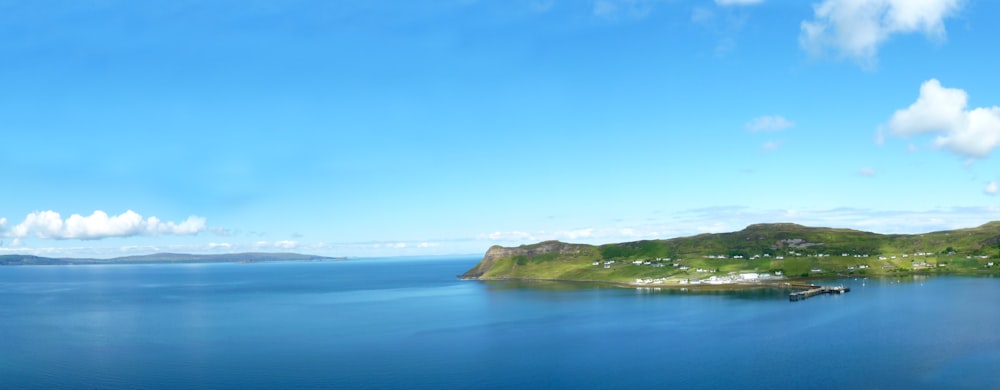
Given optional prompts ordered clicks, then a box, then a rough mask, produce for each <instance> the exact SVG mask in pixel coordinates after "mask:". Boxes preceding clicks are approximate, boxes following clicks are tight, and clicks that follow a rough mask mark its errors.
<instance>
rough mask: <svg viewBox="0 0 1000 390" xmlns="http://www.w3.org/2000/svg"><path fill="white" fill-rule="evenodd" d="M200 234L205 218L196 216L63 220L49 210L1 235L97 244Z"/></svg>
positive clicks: (134, 215) (102, 216)
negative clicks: (107, 240) (117, 239)
mask: <svg viewBox="0 0 1000 390" xmlns="http://www.w3.org/2000/svg"><path fill="white" fill-rule="evenodd" d="M5 221H6V220H5ZM204 230H205V218H203V217H197V216H190V217H188V219H187V220H185V221H183V222H181V223H174V222H163V221H161V220H160V219H159V218H156V217H149V218H147V219H143V218H142V215H139V214H138V213H136V212H134V211H132V210H128V211H126V212H124V213H121V214H119V215H115V216H108V214H107V213H105V212H104V211H101V210H96V211H94V212H93V214H91V215H89V216H86V217H84V216H82V215H79V214H73V215H71V216H69V218H66V219H65V220H63V218H62V216H61V215H59V213H57V212H55V211H51V210H49V211H40V212H34V213H30V214H28V215H27V216H26V217H25V218H24V221H23V222H21V223H19V224H17V225H16V226H14V227H13V228H12V229H11V230H10V231H9V232H7V233H5V235H6V236H10V237H14V238H25V237H38V238H48V239H57V240H63V239H81V240H99V239H102V238H109V237H132V236H157V235H194V234H198V233H199V232H201V231H204Z"/></svg>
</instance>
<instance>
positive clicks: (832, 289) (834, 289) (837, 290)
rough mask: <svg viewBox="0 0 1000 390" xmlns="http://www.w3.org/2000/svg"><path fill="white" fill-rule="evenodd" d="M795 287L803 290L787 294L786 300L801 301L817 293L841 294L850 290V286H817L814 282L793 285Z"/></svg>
mask: <svg viewBox="0 0 1000 390" xmlns="http://www.w3.org/2000/svg"><path fill="white" fill-rule="evenodd" d="M792 287H795V288H804V289H805V290H804V291H796V292H793V293H791V294H789V295H788V300H789V301H791V302H796V301H801V300H804V299H809V298H812V297H814V296H817V295H819V294H843V293H846V292H850V291H851V288H850V287H845V286H829V287H824V286H817V285H814V284H810V285H793V286H792Z"/></svg>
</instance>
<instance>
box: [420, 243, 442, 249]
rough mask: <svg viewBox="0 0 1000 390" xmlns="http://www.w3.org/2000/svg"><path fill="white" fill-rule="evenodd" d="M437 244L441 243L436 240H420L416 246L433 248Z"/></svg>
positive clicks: (437, 245)
mask: <svg viewBox="0 0 1000 390" xmlns="http://www.w3.org/2000/svg"><path fill="white" fill-rule="evenodd" d="M439 246H441V244H439V243H436V242H421V243H419V244H417V248H435V247H439Z"/></svg>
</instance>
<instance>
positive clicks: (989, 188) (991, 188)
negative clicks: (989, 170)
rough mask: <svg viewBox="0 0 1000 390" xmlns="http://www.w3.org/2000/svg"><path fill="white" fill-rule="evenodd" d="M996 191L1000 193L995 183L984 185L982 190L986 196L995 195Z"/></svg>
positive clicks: (999, 188) (999, 187)
mask: <svg viewBox="0 0 1000 390" xmlns="http://www.w3.org/2000/svg"><path fill="white" fill-rule="evenodd" d="M997 191H1000V186H997V182H995V181H991V182H989V183H986V188H984V189H983V192H984V193H986V194H987V195H996V194H997Z"/></svg>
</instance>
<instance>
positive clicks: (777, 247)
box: [482, 222, 1000, 282]
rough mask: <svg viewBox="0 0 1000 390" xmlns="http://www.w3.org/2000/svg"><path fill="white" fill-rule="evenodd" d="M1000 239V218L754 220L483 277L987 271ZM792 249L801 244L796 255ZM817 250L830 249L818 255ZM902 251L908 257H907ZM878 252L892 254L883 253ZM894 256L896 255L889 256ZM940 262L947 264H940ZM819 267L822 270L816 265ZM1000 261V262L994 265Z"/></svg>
mask: <svg viewBox="0 0 1000 390" xmlns="http://www.w3.org/2000/svg"><path fill="white" fill-rule="evenodd" d="M795 239H798V240H803V241H804V242H807V243H816V244H818V243H822V244H821V245H810V246H806V247H801V246H800V247H795V246H792V245H791V243H794V241H785V240H795ZM997 241H1000V222H991V223H988V224H985V225H983V226H979V227H976V228H970V229H961V230H952V231H945V232H933V233H925V234H913V235H882V234H875V233H869V232H862V231H856V230H849V229H831V228H811V227H805V226H801V225H795V224H765V225H751V226H749V227H747V228H746V229H744V230H742V231H739V232H732V233H720V234H702V235H697V236H692V237H683V238H674V239H669V240H650V241H637V242H627V243H620V244H607V245H601V246H584V250H582V251H581V253H580V254H576V255H557V254H552V253H548V254H543V255H536V256H523V255H515V256H511V257H506V258H501V259H497V260H495V261H494V262H493V264H492V266H491V267H490V268H489V270H488V271H487V272H486V273H484V274H483V275H482V277H483V278H542V279H577V280H602V281H617V282H631V281H634V280H635V279H636V278H658V277H668V278H671V279H703V278H707V277H709V276H711V275H712V274H709V273H698V272H695V269H697V268H707V269H718V273H716V274H715V275H726V274H727V273H728V272H741V271H758V272H773V271H777V270H781V271H783V272H784V273H785V275H787V276H793V277H796V276H822V275H834V274H842V275H870V276H875V275H893V274H899V273H907V272H914V268H913V266H912V262H927V263H930V264H933V265H934V266H933V267H930V268H927V269H922V270H918V271H917V272H950V273H955V272H987V270H986V268H985V265H986V263H987V262H988V261H994V259H996V258H998V254H1000V250H998V247H997ZM530 247H531V246H525V247H524V248H530ZM949 247H950V248H951V249H952V250H954V251H955V253H954V254H950V255H949V254H946V250H947V249H948V248H949ZM789 252H796V253H798V255H793V254H790V253H789ZM917 252H930V253H933V255H930V256H914V254H915V253H917ZM765 253H766V254H770V255H771V257H760V258H758V259H753V260H749V258H750V257H751V256H753V255H761V256H763V255H764V254H765ZM842 253H848V254H849V256H847V257H843V256H841V254H842ZM819 254H829V255H830V256H822V257H821V256H817V255H819ZM854 254H868V257H867V258H857V257H853V255H854ZM903 254H907V255H908V257H906V258H904V257H902V255H903ZM709 255H713V256H718V255H725V256H726V257H727V258H726V259H710V258H707V256H709ZM736 255H741V256H744V259H742V260H739V259H733V256H736ZM982 255H987V256H989V257H990V259H981V258H978V257H973V258H972V259H968V258H967V256H982ZM776 256H784V259H783V260H779V259H776ZM879 256H885V257H887V258H889V259H887V260H885V261H881V260H879ZM892 256H896V258H895V259H891V257H892ZM656 258H671V259H672V261H670V262H664V264H667V266H666V267H662V268H655V267H652V266H649V265H633V264H632V263H631V262H632V261H633V260H647V259H650V260H651V259H656ZM678 259H680V260H678ZM605 260H615V264H613V265H612V267H611V268H610V269H605V268H604V267H603V266H593V265H592V263H593V262H594V261H605ZM674 262H679V263H680V264H682V265H685V266H689V267H691V269H690V270H688V271H680V270H679V269H678V268H675V267H673V266H672V264H671V263H674ZM998 262H1000V261H998ZM654 263H655V261H654ZM859 264H867V265H868V266H869V267H870V268H868V269H865V270H860V269H855V270H849V269H848V267H850V266H857V265H859ZM938 264H947V266H946V267H937V265H938ZM816 268H819V269H822V270H823V272H820V273H816V272H812V271H811V270H812V269H816ZM997 269H1000V267H996V268H994V269H993V270H997Z"/></svg>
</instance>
